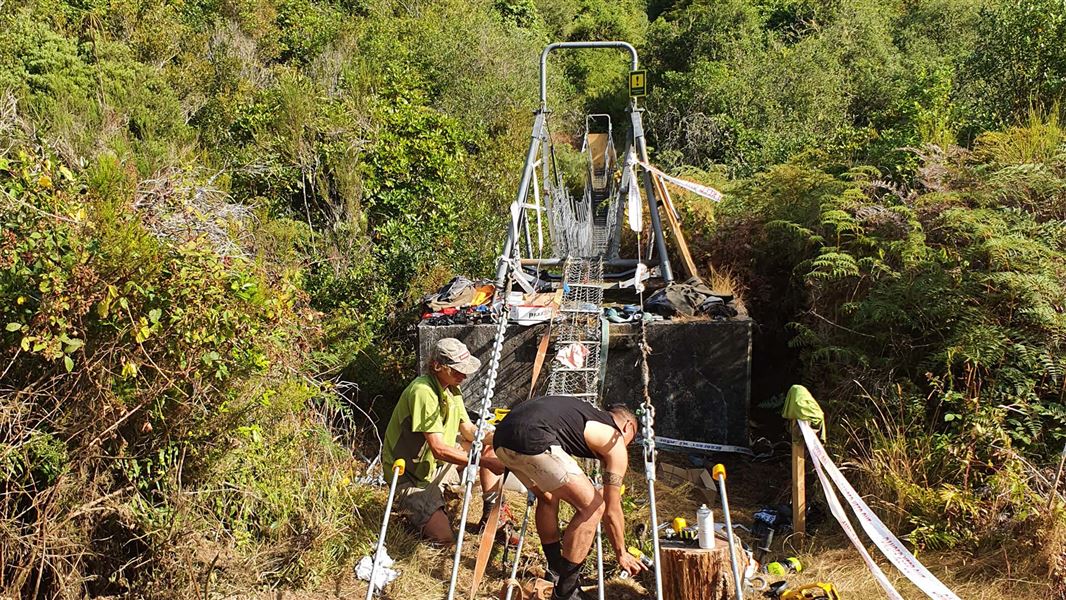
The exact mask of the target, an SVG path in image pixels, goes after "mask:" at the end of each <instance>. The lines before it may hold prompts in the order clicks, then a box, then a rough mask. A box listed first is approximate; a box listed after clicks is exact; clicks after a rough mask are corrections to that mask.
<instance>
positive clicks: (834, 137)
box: [0, 0, 1066, 597]
mask: <svg viewBox="0 0 1066 600" xmlns="http://www.w3.org/2000/svg"><path fill="white" fill-rule="evenodd" d="M1061 8H1062V7H1061V3H1060V2H1054V1H1050V0H1034V1H1030V2H1001V1H997V0H923V1H921V2H888V3H884V2H874V1H872V0H860V1H857V2H814V1H811V0H724V1H722V2H715V3H710V2H705V1H702V0H684V1H671V0H655V1H653V2H648V3H638V2H632V1H628V0H627V1H625V2H614V3H608V2H602V1H599V0H492V1H489V0H477V1H475V2H465V1H459V0H444V1H442V2H426V1H419V0H416V1H413V2H393V1H390V0H332V1H326V0H234V1H229V2H216V1H214V0H190V1H186V2H180V3H158V2H155V3H152V2H146V1H144V0H115V1H110V2H107V1H102V0H20V1H17V2H9V3H0V31H2V32H3V35H0V327H3V329H2V330H0V431H3V435H2V436H0V469H2V473H3V474H2V476H0V556H3V560H2V561H0V562H2V563H3V565H2V567H0V595H11V596H15V597H51V596H63V597H68V596H77V595H79V594H83V593H84V594H88V595H112V596H119V595H128V596H133V597H137V596H141V597H149V596H150V597H160V595H161V594H163V593H167V594H170V595H172V596H173V597H193V596H197V597H204V596H205V595H210V593H213V590H248V589H253V588H267V587H276V586H291V587H302V586H311V587H313V586H316V585H319V584H321V583H322V582H325V581H328V580H330V579H331V578H334V577H336V576H338V574H339V573H341V572H342V571H344V570H345V569H347V568H349V566H350V564H351V562H352V559H353V558H355V557H356V556H358V555H360V554H362V553H365V552H366V551H367V547H368V544H369V543H370V541H371V538H372V536H373V533H372V531H373V530H375V529H376V527H377V524H376V523H375V522H374V521H375V520H376V518H377V511H376V510H375V508H374V507H375V505H376V504H377V503H379V501H380V500H379V498H378V496H377V494H375V493H374V492H373V491H372V490H371V489H370V488H368V487H365V486H362V485H359V484H358V483H357V480H358V479H359V477H360V476H361V475H363V473H362V469H363V468H364V464H365V463H363V462H362V461H361V460H360V458H359V457H360V453H361V452H362V453H365V454H369V455H373V454H374V453H375V452H376V447H374V444H375V442H374V441H373V436H368V437H367V439H361V437H360V435H359V434H358V432H359V431H366V430H367V427H368V426H369V425H370V423H368V422H367V417H366V416H364V411H365V413H366V414H367V415H369V417H370V418H371V419H372V420H375V421H376V422H377V421H380V419H381V418H382V416H383V415H387V414H388V411H389V409H390V407H391V403H392V402H393V399H394V398H395V397H396V395H397V393H398V389H397V386H398V385H402V383H403V381H404V379H405V378H406V377H407V376H408V375H410V373H411V372H412V370H413V357H412V356H411V354H410V353H411V349H410V346H411V345H410V342H409V340H408V338H407V327H408V326H409V325H410V324H411V323H412V322H413V320H414V317H415V315H414V306H415V304H416V301H417V299H418V298H419V297H420V296H421V294H423V293H424V292H426V291H427V290H429V289H432V288H434V287H435V286H437V285H439V284H440V283H442V282H443V281H445V280H447V279H448V278H449V277H450V276H451V275H452V274H453V273H456V272H461V273H466V274H485V273H487V272H489V271H490V270H491V267H492V261H493V257H494V254H495V253H496V252H497V251H498V243H499V239H498V237H499V236H498V235H495V234H493V233H492V232H501V233H500V235H502V231H503V218H504V215H505V209H504V207H505V206H506V204H507V203H508V202H509V201H510V199H511V198H512V196H513V193H514V187H515V186H516V185H517V179H518V173H517V170H518V167H519V165H520V163H519V161H520V160H521V159H522V157H523V155H524V148H525V145H526V143H527V139H528V133H529V126H530V123H531V120H530V111H531V110H532V109H533V108H534V107H535V104H536V99H537V79H536V72H537V71H536V69H537V58H538V56H539V53H540V51H541V49H542V48H543V46H544V45H545V44H546V43H548V42H550V41H556V40H566V39H571V40H576V39H612V38H614V39H618V38H621V39H625V40H627V41H630V42H632V43H634V44H635V45H636V46H637V47H638V49H639V50H640V51H641V56H642V60H643V61H644V62H645V65H646V67H647V68H648V69H649V72H650V74H651V95H650V96H649V97H648V99H647V109H648V112H647V115H646V122H647V124H648V127H649V138H650V141H651V143H652V145H653V151H654V155H655V159H654V160H656V162H658V163H659V164H661V165H664V166H666V167H668V168H671V169H676V170H678V171H683V172H685V173H687V174H688V175H689V176H692V177H695V178H700V179H705V180H707V181H710V182H713V183H717V184H718V185H720V186H721V187H723V189H725V190H726V191H727V192H728V194H727V200H726V201H725V202H723V203H722V205H720V206H719V207H715V209H714V210H709V209H708V208H707V207H706V206H705V205H703V204H700V203H696V202H695V201H692V200H691V199H688V198H679V202H680V203H681V204H682V208H683V209H684V212H685V216H686V222H685V226H686V227H687V228H688V229H689V231H691V233H692V234H693V238H694V240H693V243H694V248H696V249H697V250H698V251H699V253H700V254H701V256H700V257H698V258H700V259H702V258H705V257H709V258H711V259H712V260H713V262H714V264H715V265H716V266H718V267H720V268H728V269H729V270H730V271H731V272H732V274H733V276H734V277H735V279H737V280H738V281H740V282H741V283H742V285H743V286H744V287H745V288H746V290H745V299H746V302H747V304H748V307H749V309H750V311H751V313H752V315H753V316H754V317H755V319H756V320H758V321H759V322H760V323H762V325H763V330H764V331H766V332H767V333H766V335H765V341H764V342H763V343H764V344H765V345H764V346H762V347H767V346H770V347H772V349H773V350H775V351H782V350H783V352H784V353H787V354H788V356H789V357H791V358H794V359H795V361H796V363H795V369H794V371H793V372H790V373H789V375H790V376H792V377H795V378H796V379H798V380H802V381H804V382H806V383H807V384H808V385H809V387H811V388H812V389H813V390H815V392H816V393H817V394H818V395H819V397H820V398H822V399H823V400H824V402H825V404H826V405H827V408H828V409H829V411H830V415H831V419H832V420H831V422H832V423H836V424H839V425H841V426H842V427H845V428H848V429H850V431H851V433H852V434H853V435H850V436H844V435H840V436H834V441H835V443H839V444H841V445H844V444H846V445H847V446H848V448H847V452H848V454H849V455H851V456H858V457H860V458H859V459H858V460H857V464H858V465H859V467H860V472H861V473H862V477H863V479H864V481H863V484H864V486H865V489H866V491H868V492H871V493H873V494H875V495H876V497H877V498H879V499H880V501H881V502H882V503H884V505H885V506H886V507H888V506H890V505H891V506H895V507H898V508H897V509H894V510H892V511H890V515H891V517H890V519H895V520H896V522H895V523H894V525H897V526H898V527H899V528H900V529H901V530H902V531H903V532H905V533H909V535H910V540H911V541H912V542H913V543H914V544H915V545H916V546H917V547H919V548H932V549H935V548H960V549H967V550H972V549H974V548H978V547H982V546H996V545H1003V544H1009V543H1011V540H1018V539H1024V540H1026V543H1029V544H1032V545H1034V546H1036V547H1038V548H1040V549H1041V550H1042V551H1043V552H1044V553H1046V554H1047V555H1048V556H1049V557H1053V556H1054V555H1055V554H1056V553H1061V548H1058V547H1053V544H1055V543H1059V542H1056V541H1055V540H1058V539H1061V538H1062V536H1061V535H1049V534H1047V533H1046V532H1047V531H1048V528H1051V529H1054V528H1055V527H1056V526H1057V525H1055V523H1061V520H1062V515H1061V513H1060V512H1054V513H1053V514H1052V515H1048V510H1047V508H1046V507H1047V506H1048V502H1047V499H1048V494H1049V493H1050V491H1049V486H1048V482H1047V481H1046V477H1045V476H1044V475H1041V470H1042V469H1043V472H1044V473H1046V472H1047V469H1046V466H1047V465H1049V464H1052V463H1053V461H1054V458H1055V457H1056V456H1057V455H1058V453H1059V452H1060V450H1061V449H1062V446H1063V444H1064V443H1066V406H1064V405H1066V309H1064V306H1066V284H1064V282H1066V130H1064V128H1063V127H1062V125H1061V124H1060V120H1059V119H1060V114H1061V111H1060V101H1061V99H1062V95H1063V92H1064V86H1066V60H1064V59H1063V53H1062V52H1061V51H1060V50H1059V49H1060V48H1061V47H1062V45H1063V42H1064V41H1066V40H1064V38H1066V17H1064V16H1063V15H1064V13H1063V11H1062V10H1061ZM625 68H626V67H625V62H624V60H622V59H620V58H619V56H618V55H617V54H614V53H611V52H595V53H586V54H580V55H578V54H571V55H566V54H560V55H559V57H558V60H556V59H555V58H554V57H553V62H552V69H551V70H550V78H551V88H550V93H551V96H550V101H551V103H552V106H553V109H554V110H555V116H554V119H555V121H554V122H553V129H554V130H555V131H558V132H565V130H566V128H567V127H569V126H575V127H576V124H578V123H580V122H581V121H582V119H583V115H584V113H585V112H586V109H587V108H589V107H593V108H595V109H596V110H597V111H604V110H607V111H610V112H612V113H614V114H617V115H619V117H620V116H621V112H620V111H621V110H622V109H623V108H624V105H625V102H626V98H625V96H624V89H623V87H622V85H623V83H624V74H625ZM698 262H701V264H702V262H703V261H701V260H698ZM786 341H787V343H788V344H790V347H791V349H790V350H787V349H784V345H785V342H786ZM775 344H776V345H777V347H775V346H774V345H775ZM778 370H779V371H783V370H784V369H778ZM792 382H793V381H788V382H781V383H783V384H787V383H792ZM757 400H758V399H757ZM375 424H376V423H375ZM834 427H836V426H834ZM845 440H846V441H845ZM1038 531H1039V532H1043V533H1039V534H1038V533H1036V532H1038ZM1055 560H1056V559H1054V558H1050V559H1049V565H1048V566H1049V567H1051V568H1052V569H1056V568H1057V569H1060V570H1061V569H1063V565H1062V564H1061V563H1056V562H1055ZM1056 565H1057V566H1056ZM1055 572H1056V573H1058V574H1059V575H1063V573H1062V572H1061V571H1055ZM161 590H166V592H162V591H161Z"/></svg>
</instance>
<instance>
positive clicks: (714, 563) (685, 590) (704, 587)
mask: <svg viewBox="0 0 1066 600" xmlns="http://www.w3.org/2000/svg"><path fill="white" fill-rule="evenodd" d="M714 543H715V546H714V548H708V549H706V550H704V549H701V548H686V547H674V548H671V547H669V546H666V547H663V548H661V549H660V550H659V561H660V563H661V567H662V574H663V600H728V599H730V598H733V597H734V594H733V575H732V572H731V571H730V566H729V546H727V545H726V543H725V542H724V541H722V540H719V539H717V538H716V539H715V542H714Z"/></svg>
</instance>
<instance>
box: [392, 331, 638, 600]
mask: <svg viewBox="0 0 1066 600" xmlns="http://www.w3.org/2000/svg"><path fill="white" fill-rule="evenodd" d="M480 364H481V363H480V361H478V359H477V358H475V357H473V356H472V355H471V354H470V352H469V350H468V349H467V348H466V346H465V345H463V344H462V342H460V341H459V340H456V339H454V338H445V339H442V340H440V341H439V342H438V343H437V344H436V346H435V347H434V349H433V353H432V356H431V358H430V361H429V374H428V375H424V376H422V377H419V378H417V379H415V380H414V381H413V382H412V383H411V384H410V385H409V386H408V387H407V389H406V390H404V392H403V394H402V395H401V396H400V402H399V404H398V405H397V406H396V409H395V411H394V412H393V415H392V419H391V420H390V421H389V425H388V428H387V430H386V433H385V448H384V452H383V459H384V461H385V464H391V463H392V461H393V460H395V459H397V458H403V459H405V460H406V461H407V464H408V465H409V467H408V472H407V474H405V475H404V477H403V479H401V481H400V484H399V486H400V487H399V488H398V490H397V498H398V500H399V506H400V509H401V511H404V512H406V513H407V515H408V519H409V521H410V522H411V524H412V525H414V526H415V527H416V528H418V529H419V530H420V531H421V532H422V534H423V535H425V536H426V537H427V538H429V539H431V540H434V541H437V542H441V543H450V542H452V541H454V534H453V533H452V529H451V525H450V521H449V518H448V516H447V515H446V514H445V512H444V499H443V488H444V486H446V485H449V484H451V483H457V482H458V475H457V474H456V470H455V468H454V466H453V465H459V466H466V464H467V456H468V451H466V450H463V449H461V447H462V446H463V445H464V444H463V443H462V442H460V443H459V444H458V445H457V441H458V438H459V436H462V441H463V442H466V445H467V447H469V446H468V444H469V442H472V441H473V438H474V434H475V431H476V427H475V426H474V425H473V424H472V423H471V422H470V417H469V415H468V414H467V412H466V408H465V407H464V406H463V402H462V396H461V395H460V392H459V389H458V386H459V384H460V383H462V382H463V380H465V379H466V377H467V376H468V375H471V374H473V373H474V372H476V371H477V369H478V368H479V367H480ZM636 431H637V420H636V417H635V416H634V415H633V413H632V412H630V411H629V410H628V409H626V408H625V407H623V406H612V407H610V408H609V409H608V410H606V411H605V410H602V409H599V408H597V407H594V406H592V405H591V404H588V403H586V402H583V401H581V400H579V399H576V398H573V397H569V396H546V397H541V398H535V399H533V400H529V401H526V402H523V403H521V404H518V405H517V406H516V407H515V408H514V409H513V410H512V411H511V412H510V414H508V415H507V417H506V418H505V419H504V420H503V421H502V422H501V423H500V426H499V428H498V429H497V430H496V432H495V435H492V434H489V435H487V436H486V438H485V440H484V442H485V450H484V451H483V454H482V456H481V467H482V469H481V473H480V476H481V485H482V491H483V492H485V493H486V496H485V498H486V502H485V507H486V509H487V508H488V506H489V505H490V503H491V501H492V500H494V498H492V497H491V496H489V495H488V493H489V491H490V490H493V489H495V487H496V483H497V482H498V477H499V475H500V474H501V473H502V472H503V469H504V467H505V466H506V467H507V468H508V469H509V470H510V471H512V472H513V473H514V474H515V476H516V477H518V479H519V480H520V481H521V482H522V483H523V484H525V485H526V487H528V488H529V490H530V491H532V492H533V493H534V494H535V495H536V496H537V507H536V526H537V533H538V535H539V536H540V539H541V542H542V545H543V548H544V553H545V556H546V558H547V560H548V566H549V569H550V570H551V571H552V572H553V573H554V574H555V576H556V577H557V583H556V586H555V592H554V593H553V598H565V599H569V598H572V597H576V593H577V588H578V577H579V574H580V566H581V564H582V562H584V560H585V558H586V557H587V556H588V553H589V549H590V548H591V545H592V540H593V538H594V536H595V534H596V527H597V525H599V523H600V520H601V519H605V521H606V525H607V537H608V540H609V541H610V543H611V545H612V546H613V548H614V551H615V555H616V556H617V557H618V561H619V566H620V567H621V568H622V569H624V570H625V571H628V572H629V573H630V574H636V573H638V572H639V571H641V570H643V569H644V566H643V565H642V564H641V563H640V562H639V561H638V560H636V559H635V558H633V557H632V556H630V555H629V554H628V553H627V552H626V551H625V540H624V532H625V523H624V518H623V515H622V506H621V499H620V487H621V485H622V479H623V477H624V476H625V473H626V469H627V468H628V462H629V457H628V454H627V452H626V446H627V445H628V444H630V443H631V442H632V441H633V439H634V438H635V437H636ZM574 456H578V457H582V458H594V459H599V460H600V461H601V462H602V464H603V471H604V481H603V483H604V487H603V489H602V490H599V489H596V487H595V486H594V485H593V484H592V482H591V481H590V480H589V478H588V476H587V475H585V473H584V472H583V471H582V470H581V468H580V467H579V466H578V465H577V463H576V462H575V461H574V458H573V457H574ZM438 461H440V462H444V463H447V464H445V465H441V467H440V468H438V465H437V463H438ZM560 501H563V502H566V503H568V504H570V505H571V506H573V507H574V509H575V511H576V513H575V515H574V517H573V519H571V521H570V524H569V525H568V526H567V528H566V531H565V532H560V531H559V503H560ZM487 512H488V511H487V510H485V511H483V514H485V513H487Z"/></svg>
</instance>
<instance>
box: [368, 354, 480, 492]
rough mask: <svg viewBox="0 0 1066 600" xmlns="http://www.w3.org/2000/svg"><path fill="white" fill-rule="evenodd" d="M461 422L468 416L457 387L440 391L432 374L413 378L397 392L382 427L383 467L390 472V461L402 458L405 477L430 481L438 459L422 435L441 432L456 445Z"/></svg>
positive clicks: (423, 481)
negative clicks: (390, 411)
mask: <svg viewBox="0 0 1066 600" xmlns="http://www.w3.org/2000/svg"><path fill="white" fill-rule="evenodd" d="M463 421H466V422H469V421H470V416H469V415H467V414H466V407H465V406H463V396H462V395H461V394H460V393H459V390H458V389H455V388H449V389H446V390H442V389H441V388H440V384H439V383H437V380H436V378H434V377H433V376H431V375H423V376H421V377H418V378H416V379H415V380H414V381H412V382H411V383H410V385H408V386H407V389H405V390H404V391H403V393H402V394H400V401H399V403H398V404H396V409H395V410H393V411H392V418H391V419H389V426H388V428H387V429H385V447H384V448H383V449H382V457H381V458H382V460H383V461H384V466H385V470H386V471H389V470H390V469H391V467H392V463H393V462H394V461H395V460H396V459H397V458H402V459H404V460H405V461H406V462H407V471H406V474H407V476H408V477H410V478H411V479H412V480H413V481H414V482H415V483H416V484H420V485H421V484H425V483H429V481H430V480H431V479H432V478H433V475H434V474H435V473H436V469H437V459H436V458H434V456H433V453H432V452H431V451H430V449H429V445H428V444H426V436H424V435H423V434H424V433H440V434H442V435H443V436H444V443H445V444H448V445H455V442H456V439H458V435H459V423H461V422H463ZM389 476H391V475H389ZM387 477H388V476H387Z"/></svg>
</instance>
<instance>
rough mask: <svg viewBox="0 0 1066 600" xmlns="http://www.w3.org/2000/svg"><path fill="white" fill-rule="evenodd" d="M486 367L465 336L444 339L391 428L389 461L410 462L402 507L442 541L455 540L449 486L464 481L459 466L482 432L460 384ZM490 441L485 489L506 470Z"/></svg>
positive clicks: (399, 495) (399, 492)
mask: <svg viewBox="0 0 1066 600" xmlns="http://www.w3.org/2000/svg"><path fill="white" fill-rule="evenodd" d="M480 367H481V361H480V360H478V359H477V358H476V357H474V356H473V355H471V354H470V351H469V350H468V349H467V347H466V345H464V344H463V343H462V342H460V341H459V340H457V339H455V338H444V339H442V340H440V341H439V342H437V344H436V345H435V346H434V348H433V353H432V355H431V356H430V360H429V369H428V370H429V373H428V374H426V375H422V376H421V377H417V378H416V379H415V380H414V381H412V382H411V383H410V384H409V385H408V386H407V389H405V390H404V391H403V394H401V395H400V401H399V402H398V403H397V404H396V408H395V410H393V411H392V418H391V419H389V425H388V428H387V429H386V430H385V441H384V448H383V449H382V460H384V464H385V465H391V464H392V463H393V462H394V461H395V460H396V459H397V458H402V459H404V460H405V461H406V462H407V469H406V472H405V473H404V475H403V476H402V477H400V481H399V483H398V484H397V486H396V501H397V502H398V506H399V508H400V512H403V513H406V515H407V518H408V520H409V521H410V522H411V524H412V525H414V526H415V527H416V528H417V529H418V530H419V531H421V532H422V535H424V536H426V537H427V538H429V539H431V540H433V541H435V542H438V543H442V544H450V543H453V542H454V541H455V534H454V533H453V532H452V527H451V523H450V521H449V519H448V515H447V514H445V512H444V486H446V485H453V484H457V483H458V482H459V476H458V473H457V471H456V468H455V466H456V465H458V466H459V467H465V466H466V465H467V457H468V454H469V453H468V450H467V449H468V448H469V445H470V443H472V442H473V441H474V435H475V434H476V432H477V428H476V427H475V425H474V424H473V423H471V422H470V416H469V415H468V414H467V412H466V407H465V406H464V405H463V397H462V395H461V394H460V392H459V384H461V383H462V382H463V381H464V380H465V379H466V378H467V376H469V375H472V374H473V373H474V372H476V371H477V370H478V368H480ZM460 439H461V442H460ZM484 443H485V450H484V451H483V452H482V455H481V467H482V468H481V486H482V492H483V493H485V494H489V493H490V491H491V490H493V489H494V488H495V487H496V483H497V482H498V481H499V475H500V474H501V473H503V465H502V464H500V461H499V460H498V459H497V458H496V455H495V454H494V453H493V451H492V434H491V432H490V433H488V434H487V435H486V436H485V439H484ZM464 447H465V448H467V449H464Z"/></svg>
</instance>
